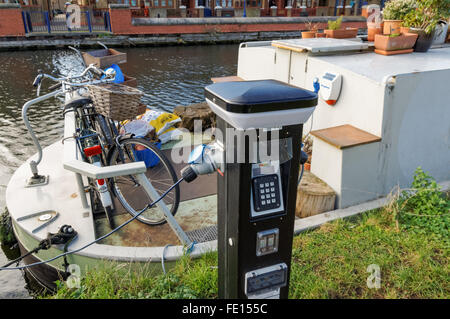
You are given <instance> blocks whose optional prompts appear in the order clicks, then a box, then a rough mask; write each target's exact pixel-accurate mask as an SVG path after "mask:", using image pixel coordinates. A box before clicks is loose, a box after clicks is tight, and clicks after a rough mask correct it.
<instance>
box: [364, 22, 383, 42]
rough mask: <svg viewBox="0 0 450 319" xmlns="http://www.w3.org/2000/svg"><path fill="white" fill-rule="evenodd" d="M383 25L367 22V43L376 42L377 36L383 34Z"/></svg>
mask: <svg viewBox="0 0 450 319" xmlns="http://www.w3.org/2000/svg"><path fill="white" fill-rule="evenodd" d="M382 30H383V24H377V23H371V22H367V41H370V42H372V41H374V40H375V34H382Z"/></svg>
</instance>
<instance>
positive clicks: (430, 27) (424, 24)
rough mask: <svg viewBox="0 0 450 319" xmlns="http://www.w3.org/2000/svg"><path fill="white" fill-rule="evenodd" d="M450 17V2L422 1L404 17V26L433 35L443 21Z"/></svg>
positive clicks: (449, 0)
mask: <svg viewBox="0 0 450 319" xmlns="http://www.w3.org/2000/svg"><path fill="white" fill-rule="evenodd" d="M449 16H450V0H422V1H419V2H418V4H417V7H416V9H415V10H413V11H411V12H409V13H408V14H407V15H406V16H405V17H404V19H403V20H404V23H403V24H404V26H406V27H410V28H417V29H420V30H424V31H425V33H427V34H431V33H432V32H434V30H435V29H436V25H437V24H438V23H439V21H441V20H443V19H444V20H445V19H448V17H449Z"/></svg>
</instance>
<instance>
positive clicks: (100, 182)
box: [97, 179, 105, 186]
mask: <svg viewBox="0 0 450 319" xmlns="http://www.w3.org/2000/svg"><path fill="white" fill-rule="evenodd" d="M97 183H98V185H100V186H102V185H104V184H105V180H104V179H97Z"/></svg>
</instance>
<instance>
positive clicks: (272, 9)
mask: <svg viewBox="0 0 450 319" xmlns="http://www.w3.org/2000/svg"><path fill="white" fill-rule="evenodd" d="M277 10H278V8H277V6H271V7H270V15H271V16H272V17H276V16H277Z"/></svg>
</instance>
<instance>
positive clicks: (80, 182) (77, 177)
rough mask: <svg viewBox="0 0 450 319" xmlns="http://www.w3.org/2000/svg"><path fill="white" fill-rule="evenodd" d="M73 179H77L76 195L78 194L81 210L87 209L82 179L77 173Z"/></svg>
mask: <svg viewBox="0 0 450 319" xmlns="http://www.w3.org/2000/svg"><path fill="white" fill-rule="evenodd" d="M75 177H76V179H77V185H78V193H80V199H81V205H83V208H89V205H88V202H87V198H86V191H85V189H84V184H83V177H82V176H81V174H78V173H75Z"/></svg>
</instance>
